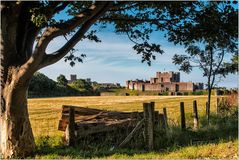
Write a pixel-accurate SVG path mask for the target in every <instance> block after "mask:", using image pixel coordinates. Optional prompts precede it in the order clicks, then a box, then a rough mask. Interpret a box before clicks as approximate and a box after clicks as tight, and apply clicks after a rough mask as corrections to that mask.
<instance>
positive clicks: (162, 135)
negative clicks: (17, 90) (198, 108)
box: [35, 110, 238, 159]
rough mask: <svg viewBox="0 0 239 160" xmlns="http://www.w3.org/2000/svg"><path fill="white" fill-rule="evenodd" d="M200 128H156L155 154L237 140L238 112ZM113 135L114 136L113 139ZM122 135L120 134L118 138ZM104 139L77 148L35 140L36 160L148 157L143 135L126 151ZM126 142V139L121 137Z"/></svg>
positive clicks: (203, 122) (203, 119)
mask: <svg viewBox="0 0 239 160" xmlns="http://www.w3.org/2000/svg"><path fill="white" fill-rule="evenodd" d="M200 124H201V125H200V128H199V129H198V130H197V131H194V130H192V129H191V128H187V130H185V131H182V130H181V129H180V128H179V127H170V128H169V129H167V130H163V129H160V128H156V129H155V130H156V131H155V140H154V141H155V152H160V153H162V154H166V153H170V152H174V151H177V150H179V149H181V148H182V147H186V146H200V145H204V144H218V143H222V142H228V141H232V140H235V139H237V138H238V111H237V110H235V111H233V112H232V113H231V114H229V115H219V116H218V115H215V114H212V115H211V119H210V125H207V120H206V117H201V119H200ZM112 135H114V134H111V136H112ZM119 135H120V134H118V136H119ZM109 136H110V135H107V137H105V136H102V137H98V140H96V139H91V140H87V141H86V140H85V139H83V140H81V141H79V142H78V144H79V145H78V146H77V147H75V148H72V147H66V146H64V145H63V144H62V140H61V137H41V138H39V139H37V140H36V144H37V147H38V150H37V156H36V157H35V158H37V157H40V158H41V157H42V158H44V159H46V158H49V159H55V158H61V157H62V158H104V157H107V156H111V155H115V154H117V155H118V154H119V155H120V154H124V155H127V156H133V155H134V154H142V153H147V151H146V149H145V148H144V147H145V145H144V142H143V134H142V133H140V134H139V135H138V136H136V137H134V138H133V139H132V140H131V142H130V143H129V144H128V145H127V146H126V147H125V148H124V149H113V148H112V147H113V146H114V145H115V144H119V143H118V142H120V141H119V140H118V141H116V139H113V138H112V137H110V138H109ZM122 137H123V138H124V136H122Z"/></svg>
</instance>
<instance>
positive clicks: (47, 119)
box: [28, 96, 216, 137]
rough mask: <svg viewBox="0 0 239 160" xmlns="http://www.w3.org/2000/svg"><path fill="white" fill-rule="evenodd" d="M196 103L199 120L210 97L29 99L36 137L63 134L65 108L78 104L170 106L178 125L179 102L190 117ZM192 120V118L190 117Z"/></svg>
mask: <svg viewBox="0 0 239 160" xmlns="http://www.w3.org/2000/svg"><path fill="white" fill-rule="evenodd" d="M193 100H197V102H198V111H199V117H200V116H203V115H204V114H205V103H206V100H207V97H206V96H101V97H61V98H34V99H29V100H28V104H29V114H30V119H31V124H32V128H33V132H34V135H35V136H36V137H37V136H46V135H49V136H51V135H54V136H55V135H62V134H63V133H62V132H60V131H58V130H57V125H58V120H59V117H60V114H61V107H62V105H75V106H84V107H92V108H100V109H106V110H115V111H125V112H130V111H142V109H143V107H142V103H143V102H150V101H154V102H155V105H156V106H155V109H156V110H159V112H161V113H162V108H163V107H166V108H167V112H168V118H169V119H171V121H172V122H173V123H174V124H177V123H178V118H179V103H180V102H185V112H186V114H189V115H190V113H192V104H193ZM215 104H216V98H215V97H213V98H212V103H211V105H212V107H211V110H212V111H215ZM189 118H190V116H189Z"/></svg>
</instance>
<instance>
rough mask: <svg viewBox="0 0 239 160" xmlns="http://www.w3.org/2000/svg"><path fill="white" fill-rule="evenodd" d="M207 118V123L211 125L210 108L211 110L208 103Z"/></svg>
mask: <svg viewBox="0 0 239 160" xmlns="http://www.w3.org/2000/svg"><path fill="white" fill-rule="evenodd" d="M206 117H207V123H208V124H209V119H210V108H209V103H208V102H206Z"/></svg>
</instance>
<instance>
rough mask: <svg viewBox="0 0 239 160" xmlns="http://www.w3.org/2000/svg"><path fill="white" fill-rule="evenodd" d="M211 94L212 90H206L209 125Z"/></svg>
mask: <svg viewBox="0 0 239 160" xmlns="http://www.w3.org/2000/svg"><path fill="white" fill-rule="evenodd" d="M211 94H212V88H211V87H209V88H208V97H207V106H206V107H207V121H208V124H209V121H210V106H211Z"/></svg>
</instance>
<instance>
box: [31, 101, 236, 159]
mask: <svg viewBox="0 0 239 160" xmlns="http://www.w3.org/2000/svg"><path fill="white" fill-rule="evenodd" d="M193 100H197V102H198V111H199V120H200V128H199V130H197V131H194V130H192V129H191V128H192V126H193V125H192V124H193V118H192V102H193ZM150 101H154V102H155V104H156V106H155V108H156V110H158V111H159V112H161V113H162V108H163V107H166V108H167V112H168V118H169V119H170V125H171V127H170V129H168V130H167V131H166V132H165V131H164V130H162V129H158V130H157V131H156V136H155V141H156V146H155V147H156V149H155V152H145V149H144V147H143V146H144V143H143V141H142V140H143V137H142V134H139V135H138V136H136V137H135V138H134V139H133V140H132V141H131V142H130V144H129V145H127V148H126V149H115V150H111V148H112V147H113V146H115V145H117V144H118V141H120V140H121V139H117V140H118V141H117V140H114V139H112V138H111V137H112V135H111V136H110V134H109V135H108V136H102V137H101V140H100V142H97V141H90V140H89V141H85V140H83V141H81V142H80V143H79V144H80V145H79V146H78V147H77V148H69V147H66V146H64V144H63V141H62V137H63V132H60V131H58V130H57V125H58V121H59V118H60V114H61V106H62V105H63V104H64V105H76V106H88V107H93V108H100V109H107V110H118V111H142V108H143V107H142V103H143V102H150ZM180 101H183V102H185V112H186V120H187V121H186V124H187V127H188V129H187V130H186V131H181V130H180V128H179V126H178V122H179V121H178V120H179V103H180ZM28 102H29V113H30V118H31V123H32V126H33V132H34V135H35V137H36V144H37V148H38V150H37V155H36V157H34V158H42V159H60V158H62V159H72V158H74V159H78V158H94V159H96V158H100V159H116V158H121V159H126V158H152V159H155V158H163V159H164V158H230V159H233V158H234V159H235V158H237V157H236V155H237V145H238V142H237V128H238V127H237V124H238V120H237V111H234V112H233V113H234V115H233V114H230V115H226V116H221V117H220V116H216V115H215V114H213V112H214V111H215V97H213V98H212V103H211V105H212V107H211V108H212V117H211V124H210V125H209V126H208V125H206V118H205V102H206V97H205V96H180V97H179V96H177V97H174V96H172V97H168V96H130V97H128V96H126V97H125V96H123V97H121V96H109V97H105V96H104V97H64V98H40V99H29V101H28ZM113 134H114V135H115V134H116V133H113ZM159 135H160V136H159ZM103 137H104V138H105V139H104V138H103ZM109 137H110V138H109ZM122 138H124V137H122ZM109 139H110V140H109ZM107 140H109V141H107ZM112 142H113V143H112ZM116 142H117V143H116ZM135 144H137V145H135Z"/></svg>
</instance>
